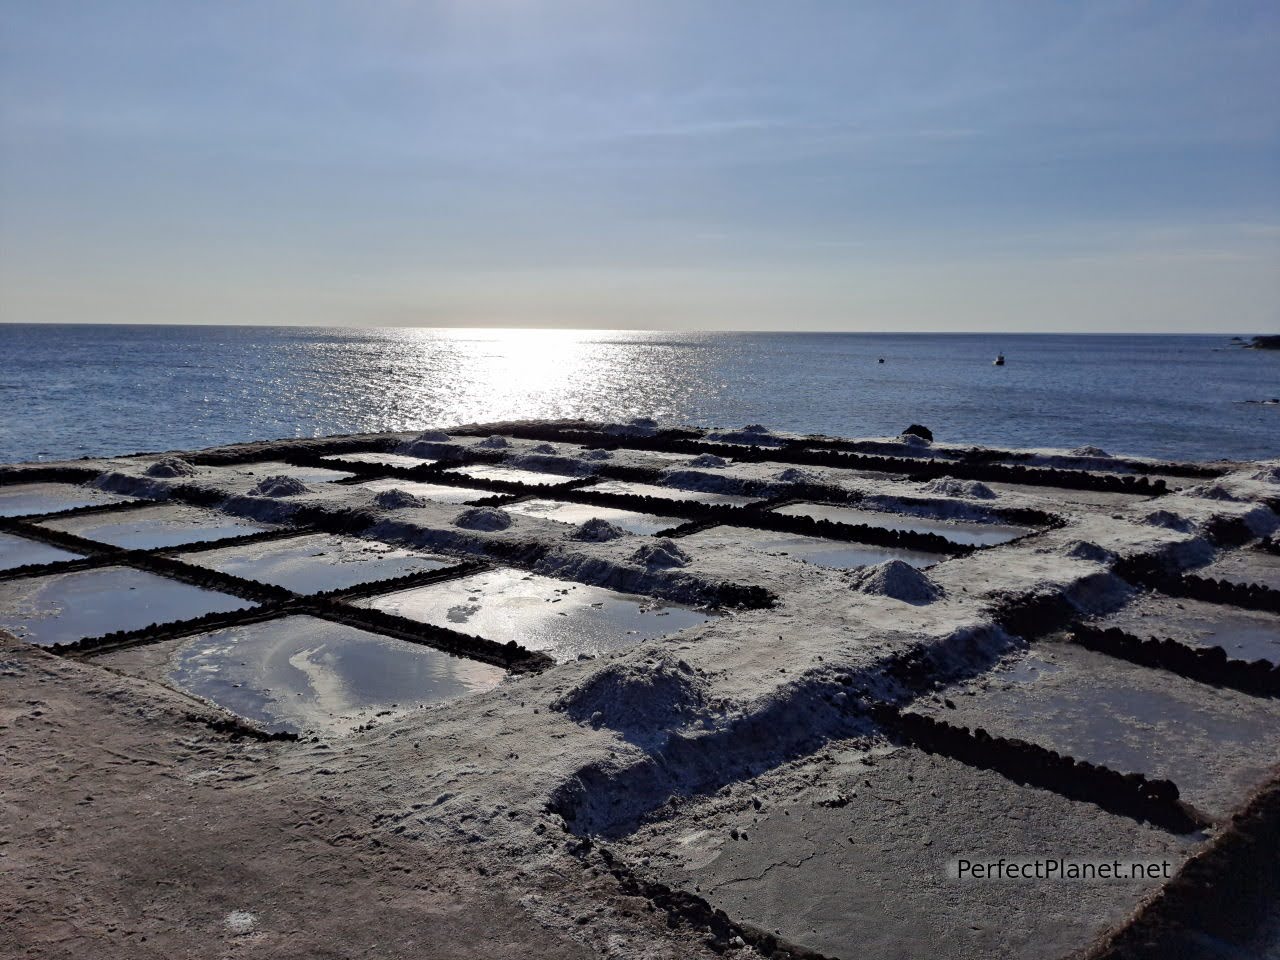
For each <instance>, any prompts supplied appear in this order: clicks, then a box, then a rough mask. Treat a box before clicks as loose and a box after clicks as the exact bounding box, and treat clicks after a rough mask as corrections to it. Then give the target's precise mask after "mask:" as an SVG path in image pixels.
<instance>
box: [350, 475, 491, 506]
mask: <svg viewBox="0 0 1280 960" xmlns="http://www.w3.org/2000/svg"><path fill="white" fill-rule="evenodd" d="M359 486H360V487H362V488H363V489H365V490H368V491H370V492H372V493H384V492H385V491H387V490H403V491H404V492H405V493H411V494H413V495H414V496H415V497H422V499H424V500H434V501H435V502H436V503H474V502H475V501H477V500H483V499H485V498H486V497H492V496H493V491H492V490H481V489H480V488H478V487H451V486H448V485H447V484H443V483H419V482H417V481H416V480H395V479H391V480H370V481H369V482H368V483H362V484H359Z"/></svg>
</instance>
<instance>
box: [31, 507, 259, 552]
mask: <svg viewBox="0 0 1280 960" xmlns="http://www.w3.org/2000/svg"><path fill="white" fill-rule="evenodd" d="M41 526H43V527H48V528H49V529H51V530H61V531H62V532H64V533H71V534H75V535H76V536H77V537H84V538H85V539H87V540H94V541H97V542H98V543H106V544H110V545H111V546H116V547H124V548H125V549H128V550H149V549H152V548H155V547H177V546H181V545H183V544H187V543H199V542H201V541H203V540H225V539H226V538H228V537H243V536H245V535H247V534H251V533H266V532H267V531H269V530H274V529H276V528H275V527H273V526H270V525H267V524H261V523H254V522H253V521H251V520H241V519H238V518H236V517H232V516H229V515H227V514H225V513H218V512H216V511H213V510H202V509H200V508H198V507H183V506H176V505H171V504H163V505H160V506H155V507H143V508H141V509H138V510H129V511H126V512H124V513H99V514H92V515H90V516H87V517H67V518H66V519H64V520H48V521H46V522H44V523H42V524H41Z"/></svg>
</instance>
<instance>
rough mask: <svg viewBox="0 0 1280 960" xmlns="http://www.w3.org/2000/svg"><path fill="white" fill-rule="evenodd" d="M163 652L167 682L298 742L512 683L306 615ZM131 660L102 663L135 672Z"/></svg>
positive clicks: (465, 663) (481, 667) (478, 667)
mask: <svg viewBox="0 0 1280 960" xmlns="http://www.w3.org/2000/svg"><path fill="white" fill-rule="evenodd" d="M161 646H163V647H166V648H167V649H165V650H163V651H158V652H160V653H163V654H164V656H165V658H166V660H167V663H166V664H165V667H164V670H165V673H164V678H165V680H166V682H168V683H171V684H172V685H174V686H176V687H178V688H179V689H182V690H185V691H187V692H188V693H192V694H194V695H196V696H198V697H203V698H205V699H207V700H211V701H213V702H214V703H216V704H218V705H219V706H221V707H223V708H225V709H227V710H230V711H231V712H232V713H235V714H238V715H239V716H241V717H243V718H244V719H245V720H247V721H249V722H250V723H252V724H253V725H255V726H257V727H260V728H262V729H265V730H270V731H287V732H292V733H302V732H304V731H308V730H315V731H319V732H326V733H346V732H348V731H350V730H352V729H353V728H355V727H357V726H359V725H361V724H364V723H367V722H369V721H370V720H373V719H375V717H378V716H379V715H383V716H385V715H387V714H388V713H390V714H393V715H394V714H402V713H405V712H407V711H408V710H411V709H415V708H417V707H419V706H421V705H424V704H428V703H436V702H439V701H442V700H451V699H454V698H456V697H460V696H465V695H467V694H470V693H476V692H479V691H482V690H488V689H490V688H492V687H494V686H496V685H497V684H498V683H500V682H501V681H502V679H503V677H504V676H505V671H504V670H502V669H501V668H499V667H495V666H492V665H491V664H487V663H478V662H476V661H474V660H467V659H464V658H462V657H454V656H451V655H449V654H447V653H444V652H442V651H440V650H436V649H433V648H431V647H427V646H423V645H421V644H415V643H406V642H404V641H402V640H396V639H394V638H392V637H385V636H381V635H379V634H374V633H369V632H367V631H364V630H359V629H357V628H355V627H350V626H347V625H345V624H339V623H331V622H329V621H326V620H319V619H316V618H314V617H307V616H296V617H285V618H283V619H280V620H269V621H265V622H262V623H253V624H246V625H244V626H240V627H232V628H230V629H226V630H218V631H216V632H212V633H206V634H202V635H200V636H197V637H193V638H191V639H189V640H180V641H172V642H170V643H168V644H163V645H161ZM140 652H141V653H142V654H143V655H144V656H145V655H150V656H154V655H155V654H152V653H151V652H150V651H140ZM129 654H133V651H123V652H122V653H121V654H120V655H116V656H115V657H114V662H113V659H111V658H103V659H104V660H106V661H107V662H108V663H109V664H110V665H112V666H117V667H121V668H124V669H128V667H127V666H126V664H128V663H129V661H130V659H131V658H130V657H129V656H127V655H129ZM132 659H136V655H135V656H134V657H133V658H132Z"/></svg>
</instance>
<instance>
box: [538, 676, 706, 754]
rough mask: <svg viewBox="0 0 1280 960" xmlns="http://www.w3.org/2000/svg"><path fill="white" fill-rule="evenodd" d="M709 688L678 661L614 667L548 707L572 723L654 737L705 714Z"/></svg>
mask: <svg viewBox="0 0 1280 960" xmlns="http://www.w3.org/2000/svg"><path fill="white" fill-rule="evenodd" d="M708 691H709V685H708V683H707V681H706V679H705V678H703V677H701V676H699V675H698V674H697V673H695V672H694V670H693V668H692V667H690V666H689V664H687V663H685V662H684V661H683V660H677V659H675V658H674V657H669V656H667V657H662V658H661V659H659V660H657V661H653V660H650V661H647V662H645V663H639V664H636V663H614V664H611V665H609V666H607V667H605V668H604V669H603V670H601V671H599V672H598V673H595V674H593V675H592V676H591V677H589V678H588V679H586V680H584V681H583V682H582V683H581V684H580V685H579V686H577V687H574V688H573V689H571V690H569V691H568V692H567V693H565V694H564V695H563V696H562V697H560V698H559V699H557V700H555V701H553V702H552V704H551V709H552V710H559V711H561V712H563V713H565V714H567V715H568V716H569V717H570V718H572V719H573V720H575V721H577V722H578V723H590V724H591V725H592V726H596V727H600V726H605V727H609V728H610V729H613V730H618V731H620V732H621V733H622V734H623V735H624V736H625V735H626V734H628V733H633V734H641V735H644V734H651V733H659V732H662V731H664V730H668V729H671V728H673V727H680V726H686V725H688V723H689V722H690V721H692V720H695V719H697V718H698V717H701V716H704V715H706V714H707V713H708V710H709V707H708Z"/></svg>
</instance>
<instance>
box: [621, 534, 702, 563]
mask: <svg viewBox="0 0 1280 960" xmlns="http://www.w3.org/2000/svg"><path fill="white" fill-rule="evenodd" d="M631 559H632V560H634V561H635V562H636V563H643V564H644V565H645V566H646V567H683V566H687V565H688V563H689V560H690V559H691V558H690V557H689V555H688V554H687V553H685V552H684V551H683V550H681V549H680V547H678V546H677V545H676V543H675V541H674V540H669V539H667V538H665V537H664V538H663V539H661V540H655V541H653V542H652V543H646V544H645V545H644V546H643V547H641V548H640V549H639V550H637V551H636V552H635V553H633V554H632V555H631Z"/></svg>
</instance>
